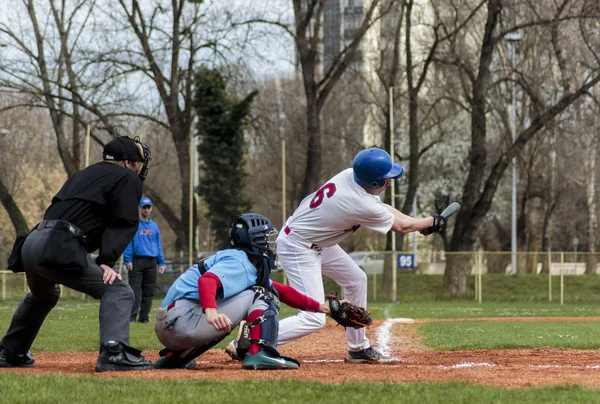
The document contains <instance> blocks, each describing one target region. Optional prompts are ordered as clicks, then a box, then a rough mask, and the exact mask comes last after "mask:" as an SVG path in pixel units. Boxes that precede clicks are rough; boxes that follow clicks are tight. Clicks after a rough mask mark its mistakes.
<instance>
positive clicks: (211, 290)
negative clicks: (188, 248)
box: [198, 272, 223, 310]
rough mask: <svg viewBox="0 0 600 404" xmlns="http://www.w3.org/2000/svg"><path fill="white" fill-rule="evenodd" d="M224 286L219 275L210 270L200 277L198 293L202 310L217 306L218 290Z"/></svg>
mask: <svg viewBox="0 0 600 404" xmlns="http://www.w3.org/2000/svg"><path fill="white" fill-rule="evenodd" d="M222 287H223V285H222V284H221V280H220V279H219V277H218V276H216V275H215V274H211V273H210V272H207V273H205V274H204V275H202V276H201V277H200V278H198V295H199V296H200V306H202V310H205V309H216V308H217V291H218V290H219V288H222Z"/></svg>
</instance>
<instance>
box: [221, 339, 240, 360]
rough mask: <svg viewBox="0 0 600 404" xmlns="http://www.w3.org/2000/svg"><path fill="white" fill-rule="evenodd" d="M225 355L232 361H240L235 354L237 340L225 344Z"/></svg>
mask: <svg viewBox="0 0 600 404" xmlns="http://www.w3.org/2000/svg"><path fill="white" fill-rule="evenodd" d="M225 353H226V354H227V355H229V356H230V357H231V359H232V360H234V361H241V360H242V358H240V357H239V356H238V354H237V339H234V340H232V341H231V342H230V343H229V344H227V348H225Z"/></svg>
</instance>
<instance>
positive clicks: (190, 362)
mask: <svg viewBox="0 0 600 404" xmlns="http://www.w3.org/2000/svg"><path fill="white" fill-rule="evenodd" d="M195 367H196V361H195V360H194V359H182V358H177V357H176V355H167V356H163V357H161V358H160V359H159V360H157V361H156V362H154V369H194V368H195Z"/></svg>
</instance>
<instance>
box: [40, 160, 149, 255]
mask: <svg viewBox="0 0 600 404" xmlns="http://www.w3.org/2000/svg"><path fill="white" fill-rule="evenodd" d="M141 198H142V182H141V181H140V179H139V177H138V176H137V174H136V173H135V172H134V171H132V170H130V169H127V168H124V167H121V166H117V165H115V164H111V163H105V162H101V163H96V164H93V165H91V166H89V167H87V168H85V169H83V170H81V171H79V172H77V173H76V174H75V175H74V176H72V177H71V178H69V179H68V180H67V182H65V184H64V185H63V186H62V188H61V189H60V191H58V193H57V194H56V196H54V198H52V204H51V205H50V207H48V209H47V210H46V213H45V214H44V219H46V220H55V219H60V220H65V221H67V222H70V223H72V224H74V225H75V226H77V227H79V229H81V231H83V232H84V233H85V235H86V237H87V248H86V251H87V252H92V251H95V250H97V249H98V248H99V249H100V253H99V255H98V257H97V258H96V263H97V264H98V265H101V264H105V265H108V266H110V267H113V266H114V265H115V262H117V259H118V258H119V257H120V256H121V254H123V251H125V248H126V247H127V245H128V244H129V242H130V241H131V239H132V238H133V236H134V235H135V232H136V231H137V228H138V216H139V214H138V209H137V206H138V203H139V201H140V199H141Z"/></svg>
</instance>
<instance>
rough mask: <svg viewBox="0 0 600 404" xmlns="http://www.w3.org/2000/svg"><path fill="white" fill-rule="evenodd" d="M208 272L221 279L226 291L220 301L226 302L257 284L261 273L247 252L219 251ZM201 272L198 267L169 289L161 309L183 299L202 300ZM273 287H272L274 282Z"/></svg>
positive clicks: (183, 275)
mask: <svg viewBox="0 0 600 404" xmlns="http://www.w3.org/2000/svg"><path fill="white" fill-rule="evenodd" d="M204 267H205V268H206V272H210V273H213V274H215V275H216V276H218V277H219V280H220V281H221V284H222V285H223V290H222V292H220V293H218V294H217V299H224V298H227V297H231V296H234V295H236V294H238V293H240V292H241V291H242V290H245V289H248V288H250V287H252V286H254V285H256V280H257V277H258V270H257V269H256V267H255V266H254V265H252V263H251V262H250V260H248V255H246V253H245V252H244V251H243V250H236V249H227V250H222V251H219V252H217V253H216V254H215V255H213V256H211V257H209V258H208V259H207V260H206V261H204ZM200 276H201V273H200V269H199V268H198V265H194V266H192V267H191V268H190V269H188V270H187V271H185V272H184V273H183V274H182V275H181V276H180V277H179V278H177V279H176V280H175V282H174V283H173V284H172V285H171V287H170V288H169V291H168V292H167V296H166V297H165V299H164V300H163V301H162V303H161V305H160V307H167V306H168V305H170V304H171V303H173V302H174V301H177V300H181V299H188V300H194V301H196V302H197V301H199V300H200V296H199V293H198V279H199V278H200ZM269 284H271V285H272V282H271V280H269Z"/></svg>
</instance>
